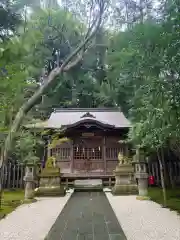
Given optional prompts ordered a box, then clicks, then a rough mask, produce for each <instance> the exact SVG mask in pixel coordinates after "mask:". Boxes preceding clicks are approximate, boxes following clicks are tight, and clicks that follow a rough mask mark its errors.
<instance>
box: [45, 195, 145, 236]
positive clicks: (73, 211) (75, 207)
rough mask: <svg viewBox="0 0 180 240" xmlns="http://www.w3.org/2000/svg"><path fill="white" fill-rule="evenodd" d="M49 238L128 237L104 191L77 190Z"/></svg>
mask: <svg viewBox="0 0 180 240" xmlns="http://www.w3.org/2000/svg"><path fill="white" fill-rule="evenodd" d="M46 240H126V237H125V235H124V233H123V230H122V228H121V227H120V225H119V223H118V221H117V218H116V216H115V214H114V212H113V210H112V208H111V206H110V204H109V202H108V199H107V198H106V196H105V194H104V192H75V193H74V194H73V195H72V196H71V198H70V199H69V201H68V204H66V206H65V207H64V209H63V210H62V212H61V213H60V215H59V217H58V218H57V220H56V222H55V224H54V225H53V227H52V229H51V230H50V232H49V234H48V236H47V238H46ZM143 240H144V239H143Z"/></svg>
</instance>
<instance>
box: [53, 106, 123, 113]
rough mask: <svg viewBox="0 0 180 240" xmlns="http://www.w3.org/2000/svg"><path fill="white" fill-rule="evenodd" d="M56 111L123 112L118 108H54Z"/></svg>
mask: <svg viewBox="0 0 180 240" xmlns="http://www.w3.org/2000/svg"><path fill="white" fill-rule="evenodd" d="M53 110H54V112H121V109H120V108H118V107H116V108H54V109H53Z"/></svg>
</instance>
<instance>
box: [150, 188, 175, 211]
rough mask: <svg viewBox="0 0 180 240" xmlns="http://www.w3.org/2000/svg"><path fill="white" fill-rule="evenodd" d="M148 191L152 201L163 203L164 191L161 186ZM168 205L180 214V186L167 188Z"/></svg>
mask: <svg viewBox="0 0 180 240" xmlns="http://www.w3.org/2000/svg"><path fill="white" fill-rule="evenodd" d="M148 193H149V197H150V198H151V200H152V201H154V202H157V203H159V204H161V205H163V193H162V189H161V188H158V187H154V188H149V189H148ZM167 207H168V208H169V209H171V210H175V211H177V212H178V213H179V214H180V188H176V189H167Z"/></svg>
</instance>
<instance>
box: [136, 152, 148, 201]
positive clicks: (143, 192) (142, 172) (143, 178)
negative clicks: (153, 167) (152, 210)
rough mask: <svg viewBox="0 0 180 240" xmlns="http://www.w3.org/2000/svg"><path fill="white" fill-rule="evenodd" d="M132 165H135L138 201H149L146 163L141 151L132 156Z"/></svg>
mask: <svg viewBox="0 0 180 240" xmlns="http://www.w3.org/2000/svg"><path fill="white" fill-rule="evenodd" d="M134 164H135V178H136V179H137V181H138V192H139V196H138V197H137V198H138V199H140V200H146V199H149V197H148V173H147V162H146V161H145V156H144V153H143V150H142V149H137V150H136V155H135V156H134Z"/></svg>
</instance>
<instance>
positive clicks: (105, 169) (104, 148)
mask: <svg viewBox="0 0 180 240" xmlns="http://www.w3.org/2000/svg"><path fill="white" fill-rule="evenodd" d="M103 160H104V173H105V174H106V172H107V164H106V137H105V136H104V137H103Z"/></svg>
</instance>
